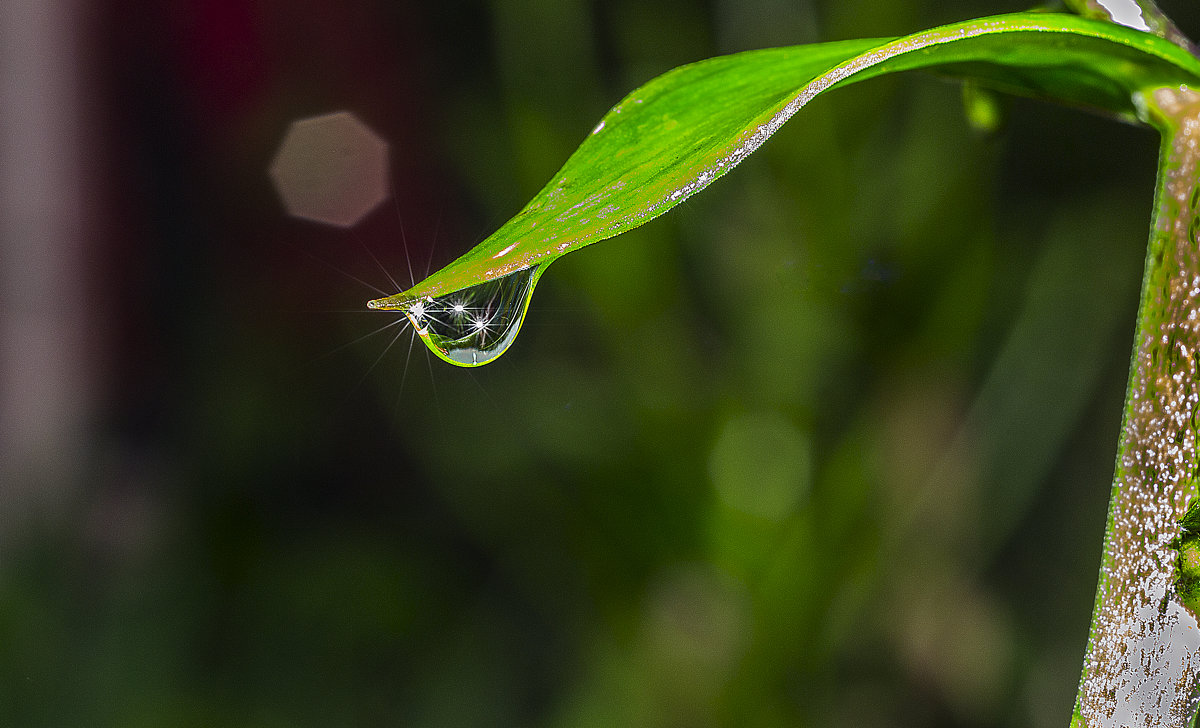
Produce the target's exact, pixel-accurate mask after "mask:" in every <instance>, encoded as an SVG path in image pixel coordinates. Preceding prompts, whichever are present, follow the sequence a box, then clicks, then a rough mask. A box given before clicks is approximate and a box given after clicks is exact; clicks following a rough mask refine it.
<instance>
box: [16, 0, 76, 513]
mask: <svg viewBox="0 0 1200 728" xmlns="http://www.w3.org/2000/svg"><path fill="white" fill-rule="evenodd" d="M77 11H78V8H77V5H76V2H75V0H2V1H0V499H2V503H3V505H0V535H3V534H5V533H10V532H11V531H12V529H13V528H14V527H16V526H19V525H20V523H21V521H22V520H23V519H24V518H26V517H29V516H34V515H35V514H36V515H37V516H40V517H51V518H52V517H53V513H54V511H55V510H56V509H57V508H59V507H61V506H62V505H63V503H64V501H65V499H66V498H67V497H68V496H69V494H70V492H71V490H72V485H73V484H75V483H77V482H78V479H79V475H80V472H79V466H80V461H81V455H82V452H83V448H84V442H83V435H84V427H83V425H84V422H85V419H86V417H87V414H88V412H87V410H88V406H87V404H86V403H85V394H86V390H87V387H86V384H85V381H84V374H85V372H86V366H87V363H86V361H85V360H84V333H85V332H84V326H85V319H86V316H87V309H88V302H87V299H86V297H83V296H81V292H82V291H83V290H84V275H83V274H84V271H83V262H82V249H83V244H82V242H83V241H82V237H81V225H80V220H81V177H82V175H81V166H82V165H81V160H80V147H81V144H80V129H81V120H80V118H79V113H80V108H81V104H80V99H79V92H80V84H79V77H80V68H79V64H80V58H79V49H78V40H79V39H78V28H77V24H78V20H79V13H78V12H77Z"/></svg>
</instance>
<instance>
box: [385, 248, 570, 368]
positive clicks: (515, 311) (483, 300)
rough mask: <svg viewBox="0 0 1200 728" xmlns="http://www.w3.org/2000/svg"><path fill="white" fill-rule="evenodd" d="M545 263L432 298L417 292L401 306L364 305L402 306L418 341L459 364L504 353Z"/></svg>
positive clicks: (480, 362) (472, 363)
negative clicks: (419, 294) (418, 295)
mask: <svg viewBox="0 0 1200 728" xmlns="http://www.w3.org/2000/svg"><path fill="white" fill-rule="evenodd" d="M545 268H546V265H540V266H535V267H533V268H526V269H524V270H519V271H517V272H516V273H510V274H509V275H507V276H504V277H503V278H497V279H495V280H491V281H488V282H487V283H481V284H479V285H477V286H471V287H470V288H463V289H462V290H458V291H454V292H453V293H447V294H445V295H442V296H438V297H436V298H434V297H431V296H422V297H420V298H416V299H413V300H411V301H410V302H408V303H407V304H405V305H402V306H399V307H397V306H394V305H387V306H380V305H378V304H377V302H375V301H372V302H370V303H368V304H367V306H368V307H369V308H388V309H391V310H401V311H403V312H404V315H405V316H407V317H408V320H409V321H410V322H412V325H413V328H414V329H415V330H416V332H417V335H419V336H420V337H421V341H424V342H425V345H426V346H428V347H429V349H430V351H432V352H433V353H434V354H436V355H437V356H438V357H439V358H441V359H444V360H445V361H448V362H450V363H451V364H456V365H458V366H462V367H476V366H481V365H483V364H487V363H488V362H490V361H492V360H493V359H495V358H496V357H498V356H500V355H501V354H503V353H504V352H505V351H506V350H507V349H508V347H509V346H510V345H511V344H512V342H513V340H514V339H516V338H517V332H518V331H520V330H521V322H522V321H524V320H525V312H526V311H527V310H528V309H529V299H530V297H531V296H533V287H534V285H535V284H536V283H537V280H538V278H540V277H541V275H542V271H543V270H545Z"/></svg>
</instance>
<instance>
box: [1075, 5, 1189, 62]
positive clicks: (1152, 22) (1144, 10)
mask: <svg viewBox="0 0 1200 728" xmlns="http://www.w3.org/2000/svg"><path fill="white" fill-rule="evenodd" d="M1066 4H1067V7H1069V8H1071V9H1072V10H1074V11H1075V12H1076V13H1078V14H1080V15H1082V16H1084V17H1087V18H1097V19H1100V20H1110V21H1112V22H1114V23H1117V24H1118V25H1124V26H1128V27H1130V28H1137V29H1138V30H1144V31H1147V32H1149V33H1153V34H1155V35H1157V36H1159V37H1160V38H1166V39H1167V40H1169V41H1171V42H1172V43H1174V44H1175V45H1178V46H1182V47H1183V48H1185V49H1187V50H1188V51H1189V52H1191V53H1192V54H1193V55H1196V53H1197V47H1196V45H1195V44H1194V43H1192V41H1191V40H1189V39H1188V37H1187V36H1186V35H1184V34H1183V33H1182V32H1181V31H1180V30H1179V28H1178V27H1176V25H1175V23H1174V22H1172V21H1171V19H1170V18H1168V17H1167V15H1166V13H1164V12H1163V11H1161V10H1159V9H1158V5H1156V4H1155V2H1154V0H1066Z"/></svg>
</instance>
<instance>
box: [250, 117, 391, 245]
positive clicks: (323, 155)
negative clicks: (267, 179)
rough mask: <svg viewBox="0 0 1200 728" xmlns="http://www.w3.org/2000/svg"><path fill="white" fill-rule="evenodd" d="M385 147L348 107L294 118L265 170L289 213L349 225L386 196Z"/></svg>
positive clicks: (385, 144)
mask: <svg viewBox="0 0 1200 728" xmlns="http://www.w3.org/2000/svg"><path fill="white" fill-rule="evenodd" d="M387 148H388V146H387V142H385V141H384V140H383V139H382V138H380V137H379V135H378V134H376V133H375V132H373V131H371V129H369V128H368V127H367V126H366V125H365V124H363V123H362V122H361V121H359V120H358V118H357V117H356V116H354V114H352V113H350V112H348V111H339V112H337V113H333V114H326V115H324V116H314V117H311V118H308V119H300V120H298V121H294V122H292V124H291V126H289V127H288V131H287V134H285V135H284V137H283V141H282V142H281V143H280V145H279V151H278V152H276V153H275V159H274V160H273V161H272V162H271V167H270V169H269V174H270V175H271V180H272V182H274V184H275V189H276V190H277V191H278V192H279V196H280V197H281V198H282V199H283V205H284V207H285V208H287V211H288V213H289V214H291V215H294V216H296V217H302V218H305V219H307V220H316V221H318V222H324V223H328V224H330V225H339V226H342V227H349V226H351V225H354V224H355V223H357V222H358V221H359V220H361V219H362V218H363V217H364V216H366V214H367V213H368V212H370V211H371V210H373V209H375V207H376V206H377V205H378V204H379V203H380V202H382V201H383V200H384V198H385V197H387V193H388V174H387V162H388V154H387Z"/></svg>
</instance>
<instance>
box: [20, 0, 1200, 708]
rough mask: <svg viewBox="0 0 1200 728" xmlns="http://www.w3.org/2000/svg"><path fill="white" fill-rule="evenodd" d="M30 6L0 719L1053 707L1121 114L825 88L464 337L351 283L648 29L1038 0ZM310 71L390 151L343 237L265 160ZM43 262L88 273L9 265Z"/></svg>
mask: <svg viewBox="0 0 1200 728" xmlns="http://www.w3.org/2000/svg"><path fill="white" fill-rule="evenodd" d="M22 2H24V0H18V5H20V4H21V3H22ZM1174 5H1176V6H1178V8H1172V7H1170V6H1168V9H1169V10H1173V11H1174V12H1175V16H1174V17H1175V18H1176V20H1177V21H1178V22H1179V23H1180V25H1181V26H1183V27H1184V29H1185V30H1187V31H1190V32H1191V33H1192V34H1193V36H1194V35H1195V34H1196V33H1200V17H1198V15H1197V12H1196V10H1195V9H1194V6H1192V5H1191V4H1188V3H1175V4H1174ZM44 7H46V8H50V7H58V8H59V9H60V11H61V13H62V15H61V18H62V19H63V23H64V25H65V27H67V28H69V29H71V35H69V36H68V41H67V42H66V43H65V45H64V46H63V49H62V50H63V53H64V55H63V59H64V60H63V63H62V65H61V67H60V68H59V70H60V71H61V73H62V76H63V77H64V78H66V79H67V81H68V83H67V85H66V89H67V90H66V91H65V92H64V93H65V96H64V98H67V99H73V100H74V104H75V106H73V107H69V108H67V109H66V111H64V112H63V113H68V114H70V115H71V116H70V117H69V120H71V121H72V123H69V124H66V125H65V126H66V131H65V132H62V131H61V130H57V131H56V130H55V129H47V131H46V132H45V133H46V135H47V138H50V136H49V135H50V134H51V133H61V134H63V135H64V136H61V137H56V138H55V139H57V140H58V141H61V140H62V139H66V140H67V141H69V142H70V143H71V146H70V147H63V148H61V150H60V153H61V154H56V153H55V152H53V151H52V152H51V154H50V156H48V157H46V158H45V161H46V162H47V163H52V162H55V160H57V159H59V158H60V156H61V158H63V159H66V160H67V163H66V166H65V167H64V168H65V169H67V170H72V169H74V170H76V171H77V173H78V174H77V175H76V176H75V177H74V178H73V179H72V185H71V186H70V187H69V188H68V187H63V188H60V189H51V190H47V191H45V194H44V195H41V196H39V197H37V199H40V200H42V201H43V202H45V204H46V206H47V209H49V210H59V211H60V212H63V211H65V212H63V214H73V215H75V217H73V218H71V219H73V220H76V221H77V224H76V225H75V226H74V227H68V229H66V232H61V231H60V232H61V234H57V235H58V237H54V236H50V237H49V238H47V239H55V240H59V241H60V242H62V245H61V246H59V247H56V248H53V249H51V248H42V247H37V246H27V247H26V248H21V246H20V240H19V239H18V238H20V236H19V235H18V233H20V229H19V228H14V227H11V226H10V227H9V228H5V229H6V230H7V231H8V235H9V236H10V237H9V239H8V240H7V241H5V240H0V244H3V245H4V246H5V248H4V249H5V250H6V251H7V252H8V257H7V258H5V259H3V260H5V262H4V263H3V265H4V267H5V268H6V277H5V279H4V280H7V281H8V284H7V285H8V286H9V289H0V293H4V292H5V290H8V295H7V297H4V298H0V306H3V307H6V308H7V311H5V316H6V318H5V319H4V320H5V321H7V322H8V323H7V330H3V329H0V335H2V336H3V337H4V338H5V339H6V340H7V344H6V348H5V351H6V352H8V355H7V356H6V358H4V359H3V360H2V361H3V362H4V366H6V367H8V368H9V371H8V372H7V373H6V372H0V376H3V377H5V378H6V379H7V381H8V384H7V385H6V387H5V390H4V392H5V396H4V399H0V405H3V406H5V407H6V408H8V412H7V413H6V416H5V420H4V421H5V422H6V423H7V424H6V428H7V429H6V430H5V431H4V432H6V433H7V434H6V437H7V440H8V442H7V444H6V445H4V447H5V448H6V449H5V450H4V452H6V453H7V456H6V459H7V463H6V464H5V465H4V466H3V467H0V477H3V478H4V479H5V480H6V481H7V482H6V483H5V486H4V490H5V491H7V493H8V495H7V496H6V497H5V504H4V505H2V506H0V512H2V513H3V518H2V519H0V526H2V528H0V724H3V725H6V726H7V725H11V726H65V725H74V726H166V725H170V726H262V727H264V728H267V727H270V728H274V727H276V726H302V725H304V726H307V725H311V726H327V727H332V726H393V725H394V726H429V727H434V726H439V727H440V726H547V727H549V726H556V727H557V726H563V727H571V728H585V727H593V726H633V725H636V726H678V727H680V728H682V727H685V726H687V727H691V726H837V725H863V726H888V725H896V726H909V725H911V726H918V725H919V726H1001V725H1004V726H1010V725H1011V726H1034V727H1040V726H1062V725H1065V724H1066V722H1067V721H1068V720H1069V713H1070V709H1071V705H1072V701H1073V697H1074V691H1075V686H1076V682H1077V679H1078V674H1079V670H1080V666H1081V664H1082V655H1083V650H1084V646H1085V642H1086V639H1087V629H1088V622H1089V618H1090V610H1091V606H1092V599H1093V594H1094V588H1095V581H1096V575H1097V569H1098V566H1099V562H1100V553H1101V547H1102V543H1101V541H1102V536H1103V532H1104V519H1105V512H1106V506H1107V498H1108V490H1109V479H1110V476H1111V469H1112V462H1113V454H1114V450H1115V443H1116V437H1117V429H1118V423H1119V415H1120V408H1121V403H1122V397H1123V392H1124V380H1125V375H1126V372H1127V368H1128V361H1129V360H1128V356H1129V354H1128V352H1129V350H1130V346H1131V335H1132V329H1133V319H1134V314H1135V310H1136V303H1137V289H1138V284H1139V281H1140V275H1141V259H1142V255H1143V252H1142V251H1143V246H1144V241H1145V239H1146V236H1147V232H1146V231H1147V223H1148V220H1149V215H1150V210H1151V202H1152V195H1153V182H1154V173H1155V156H1156V149H1157V139H1156V137H1155V135H1154V134H1153V133H1152V132H1150V131H1147V130H1144V129H1138V128H1135V127H1131V126H1126V125H1122V124H1119V123H1115V122H1113V121H1111V120H1108V119H1103V118H1099V117H1094V116H1088V115H1085V114H1083V113H1081V112H1078V111H1075V110H1067V109H1060V108H1057V107H1053V106H1050V105H1047V104H1043V103H1039V102H1034V101H1027V100H1016V101H1013V102H1011V103H1008V104H1006V119H1005V122H1004V124H1003V125H1002V127H1001V128H1000V129H999V130H998V131H996V132H994V133H991V134H986V133H981V132H978V131H976V130H973V129H972V128H971V127H970V126H969V125H968V123H967V122H966V120H965V117H964V114H963V107H962V104H961V101H960V92H959V89H958V87H957V86H956V85H953V84H950V83H947V82H945V81H941V80H937V79H934V78H931V77H928V76H919V75H907V76H903V77H892V78H885V79H880V80H876V81H871V82H869V83H865V84H862V85H858V86H854V87H851V88H848V89H844V90H841V91H838V92H837V93H835V94H831V95H830V96H829V97H827V98H822V99H819V100H818V101H816V102H815V103H814V104H813V105H812V106H811V107H809V108H807V109H805V110H804V112H803V113H801V114H800V115H799V116H798V117H797V118H796V119H794V120H793V121H791V122H789V123H788V125H787V126H786V127H785V128H784V129H783V130H782V131H781V132H780V133H779V134H778V135H777V136H776V137H775V138H774V139H772V140H771V141H770V142H769V143H768V144H767V145H766V146H765V147H764V148H763V149H761V150H760V151H759V152H758V153H756V154H755V155H754V156H753V157H752V158H750V159H749V160H748V161H746V162H745V163H744V164H742V165H741V166H740V167H739V168H738V170H737V171H736V172H735V173H734V174H731V175H729V176H728V177H726V178H724V179H722V181H721V182H720V183H719V184H717V185H714V186H713V187H712V188H711V189H710V190H708V191H706V192H704V193H703V194H701V195H699V196H697V197H695V198H693V199H692V200H690V201H689V202H687V203H686V204H685V205H682V206H681V207H680V208H678V209H677V210H675V211H673V212H671V213H670V214H668V215H667V216H665V217H664V218H662V219H659V220H656V221H654V222H652V223H649V224H647V225H645V226H644V227H642V228H640V229H638V230H636V231H634V232H631V233H628V234H626V235H624V236H622V237H620V238H617V239H614V240H611V241H607V242H605V243H603V244H600V245H597V246H594V247H592V248H589V249H587V250H586V251H584V252H581V253H578V254H575V255H571V256H568V257H566V258H564V259H563V260H562V261H560V262H558V263H556V264H555V265H554V266H553V267H552V268H551V269H550V271H549V273H548V274H547V275H546V276H545V277H544V278H543V279H542V282H541V284H540V285H539V289H538V292H537V294H536V295H535V297H534V299H533V304H532V308H531V312H530V314H529V317H528V319H527V321H526V324H525V328H524V329H523V331H522V334H521V336H520V337H519V338H518V340H517V342H516V344H515V345H514V346H513V348H512V349H511V350H510V351H509V353H507V354H506V355H505V356H504V357H502V358H501V359H500V360H499V361H497V362H496V363H495V364H492V365H490V366H488V367H484V368H481V369H477V370H463V369H457V368H453V367H450V366H448V365H445V364H443V363H442V362H440V361H437V360H436V359H433V358H432V357H430V356H428V355H427V354H426V352H425V351H424V349H423V347H421V346H420V344H419V343H418V344H417V345H416V347H414V348H412V349H411V355H410V347H409V343H410V337H409V334H408V333H407V332H405V333H404V334H403V335H402V337H401V338H400V339H399V340H398V341H397V342H396V343H395V345H394V346H392V347H391V348H390V349H389V348H388V347H389V342H390V341H391V339H392V332H393V331H394V329H389V330H388V331H387V332H381V333H378V334H375V335H369V334H371V332H373V331H375V330H376V329H377V328H378V327H379V326H381V325H382V324H383V323H386V322H387V321H388V320H390V319H388V318H387V316H385V315H383V314H378V313H372V312H367V311H365V310H363V304H364V303H365V301H366V300H367V299H368V298H373V297H375V296H376V295H377V294H376V293H375V291H374V290H372V288H370V286H368V285H364V284H360V283H357V282H355V281H353V280H351V278H350V277H354V278H359V279H362V280H363V281H366V282H367V283H368V284H370V285H373V286H377V287H380V288H384V289H389V290H390V289H391V288H392V284H391V283H389V281H388V275H389V274H390V275H391V276H394V277H396V278H397V279H398V280H402V281H404V282H407V281H408V268H407V262H406V254H405V244H404V242H402V241H406V242H407V255H408V257H409V258H411V260H412V261H413V264H414V266H415V267H416V268H417V269H418V270H417V272H418V274H420V273H421V272H423V271H425V270H426V269H429V267H430V266H432V267H437V266H440V265H442V264H444V263H446V262H448V261H449V260H451V259H452V258H454V257H455V256H457V255H458V254H460V253H462V252H464V251H465V250H467V249H468V248H470V247H471V246H472V245H473V244H475V243H476V242H478V241H479V240H481V239H483V238H484V237H485V236H486V235H487V234H488V233H490V232H491V231H492V230H493V229H495V228H496V227H497V226H498V225H499V224H500V223H502V222H503V221H504V220H505V219H507V217H508V216H510V215H512V214H513V213H515V212H516V211H517V210H518V209H519V208H520V206H521V205H523V204H524V202H525V201H527V200H528V199H529V198H530V197H531V196H532V195H533V194H534V193H536V192H537V190H538V189H539V188H540V187H541V186H542V185H543V184H544V183H545V182H546V181H547V180H548V179H549V178H550V176H551V175H552V174H553V173H554V171H555V170H556V169H557V168H558V166H559V165H560V164H561V163H562V161H563V160H565V159H566V157H567V155H568V154H569V153H570V151H571V150H572V149H573V148H574V147H575V145H577V144H578V143H579V142H580V141H581V140H582V139H583V138H584V136H585V135H586V134H587V133H588V132H589V131H590V130H591V128H592V127H593V126H594V124H595V122H596V120H598V119H599V117H600V116H601V115H602V114H603V113H604V111H605V110H606V109H607V108H608V107H609V106H611V105H612V104H613V103H615V102H616V101H617V100H618V99H620V98H621V97H622V96H623V95H624V94H625V93H626V92H628V91H629V90H631V89H632V88H634V87H635V86H637V85H638V84H640V83H643V82H645V81H647V80H649V79H650V78H652V77H653V76H654V75H657V74H659V73H661V72H663V71H666V70H668V69H669V68H672V67H674V66H676V65H679V64H682V63H686V62H689V61H694V60H698V59H701V58H705V57H708V56H711V55H714V54H718V53H726V52H733V51H738V50H743V49H748V48H756V47H763V46H770V45H782V44H790V43H798V42H810V41H818V40H835V39H842V38H850V37H861V36H891V35H899V34H903V33H909V32H913V31H916V30H919V29H922V28H925V27H929V26H932V25H936V24H939V23H944V22H951V21H955V20H961V19H966V18H968V17H971V16H972V15H982V14H991V13H996V12H1004V11H1011V10H1019V9H1022V7H1023V5H1022V3H1016V2H999V1H997V2H956V3H942V2H934V1H933V0H929V1H928V2H917V1H908V2H901V1H889V2H868V1H866V0H840V1H837V2H834V1H829V2H817V1H815V0H813V1H809V2H805V1H804V0H797V1H794V2H789V1H785V0H740V1H736V2H735V1H734V0H708V1H707V2H694V1H685V0H667V1H665V2H658V3H653V4H647V3H643V2H640V0H610V1H608V2H593V1H589V0H519V1H504V0H496V1H494V2H490V3H489V2H484V1H482V0H475V1H468V0H442V1H440V2H430V3H409V2H380V1H377V0H376V1H373V0H337V1H336V2H335V1H334V0H328V1H326V0H288V1H287V2H284V1H283V0H261V1H260V2H250V1H249V0H209V1H208V2H203V3H202V2H177V3H138V2H133V1H132V0H129V1H125V2H122V1H121V0H113V1H112V2H109V3H100V4H94V5H87V4H78V5H66V6H64V5H62V4H60V3H47V4H46V5H45V6H44ZM1185 7H1186V8H1187V11H1186V12H1185ZM52 65H53V64H52ZM13 93H14V92H12V91H11V89H10V92H9V97H7V98H0V101H2V102H4V103H5V104H8V105H9V106H10V107H13V108H17V109H20V108H22V106H21V105H22V104H26V103H31V102H30V101H29V99H30V98H36V95H37V94H41V93H50V92H49V91H48V90H46V89H44V88H41V87H37V88H34V89H32V90H28V89H27V90H26V91H25V92H22V93H24V94H25V95H22V94H21V93H17V94H16V95H13ZM29 93H32V94H35V96H33V97H31V96H29V95H28V94H29ZM31 108H32V106H31ZM339 110H349V111H352V112H353V113H354V114H355V115H356V116H357V117H358V118H359V119H361V120H362V121H363V122H365V123H366V124H367V125H368V126H370V127H371V128H372V129H373V130H374V131H375V132H376V133H378V134H379V135H380V136H381V137H382V138H384V139H385V140H386V141H387V142H388V143H389V145H390V154H391V172H390V173H391V179H392V182H393V184H394V186H395V190H396V194H395V196H394V199H389V200H388V201H386V202H385V203H384V204H382V205H381V206H380V207H378V208H377V209H376V210H375V211H374V212H373V213H372V214H371V215H370V216H369V217H368V218H366V219H365V220H364V221H363V222H361V223H360V224H359V225H357V226H355V227H354V228H352V229H339V228H335V227H330V226H324V225H320V224H317V223H313V222H308V221H304V220H300V219H296V218H290V217H288V216H287V215H286V213H285V212H284V210H283V206H282V204H281V202H280V200H279V197H278V195H277V194H276V192H275V190H274V189H273V188H272V185H271V181H270V179H269V177H268V175H267V168H268V165H269V164H270V162H271V159H272V157H273V155H274V154H275V151H276V149H277V148H278V145H279V143H280V140H281V139H282V138H283V135H284V133H285V132H286V130H287V128H288V125H289V124H290V123H291V122H292V121H294V120H296V119H300V118H305V117H309V116H313V115H317V114H324V113H329V112H333V111H339ZM9 118H10V124H12V123H16V122H11V117H9ZM49 118H51V119H55V118H59V117H57V116H54V115H51V116H50V117H49ZM3 128H4V127H3V126H0V130H3ZM11 128H12V127H10V131H11ZM7 138H8V140H9V142H8V143H9V144H10V146H11V145H12V142H11V139H12V138H13V136H12V135H11V134H10V135H9V136H8V137H7ZM52 141H54V140H52ZM6 149H7V152H8V153H9V154H10V156H12V157H13V158H14V159H15V158H18V157H19V156H20V154H19V152H20V150H19V149H17V148H16V147H11V148H6ZM51 149H52V150H53V149H54V147H51ZM13 169H14V168H13V167H10V173H9V175H8V179H9V181H10V182H11V181H12V179H13V178H14V174H17V173H14V172H13V171H12V170H13ZM18 171H19V170H18ZM17 179H18V182H19V178H17ZM38 194H40V193H38ZM37 221H41V222H45V220H44V219H43V217H37V218H35V222H37ZM14 230H16V232H14ZM402 231H403V233H402ZM20 239H21V240H23V239H25V238H20ZM30 239H38V238H37V237H36V236H34V237H33V238H30ZM14 251H17V252H14ZM20 251H24V252H23V253H21V252H20ZM18 253H20V254H18ZM39 256H40V257H39ZM376 259H378V261H379V264H381V266H382V268H381V267H380V265H378V264H377V263H376ZM43 264H44V265H46V266H50V267H51V269H53V270H63V271H67V272H68V273H69V274H71V275H74V276H75V278H69V277H64V278H62V279H60V280H55V281H53V283H55V284H56V286H47V287H45V290H42V289H40V288H39V289H38V291H40V293H38V294H37V295H33V294H31V297H29V298H19V297H17V296H15V294H12V293H11V291H12V290H19V289H20V286H19V285H18V283H19V282H20V281H21V280H22V279H23V278H22V277H23V276H26V275H27V274H26V267H29V270H37V269H39V266H41V265H43ZM55 266H57V267H55ZM72 271H73V273H71V272H72ZM343 273H346V274H349V276H350V277H347V276H345V275H343ZM14 281H15V282H14ZM59 284H61V286H65V288H63V287H58V285H59ZM39 296H40V297H39ZM31 302H32V304H36V305H31ZM14 322H16V323H14ZM21 322H24V324H23V325H18V324H21ZM364 336H365V338H363V337H364ZM29 352H43V353H45V355H46V361H48V362H54V363H55V365H54V366H41V365H38V364H37V362H38V361H40V360H38V359H37V358H36V357H35V356H33V355H32V354H30V355H29V356H30V357H33V358H28V357H27V358H22V355H23V354H28V353H29ZM30 362H33V363H32V364H31V363H30ZM22 367H24V369H22ZM22 377H25V379H22ZM22 381H28V382H31V384H30V385H29V386H28V387H26V386H23V385H19V384H18V383H19V382H22ZM43 391H44V392H47V393H49V394H46V395H41V394H38V393H39V392H43ZM47 397H49V399H47ZM54 403H57V405H55V406H50V405H51V404H54ZM35 425H36V427H35Z"/></svg>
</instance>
